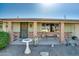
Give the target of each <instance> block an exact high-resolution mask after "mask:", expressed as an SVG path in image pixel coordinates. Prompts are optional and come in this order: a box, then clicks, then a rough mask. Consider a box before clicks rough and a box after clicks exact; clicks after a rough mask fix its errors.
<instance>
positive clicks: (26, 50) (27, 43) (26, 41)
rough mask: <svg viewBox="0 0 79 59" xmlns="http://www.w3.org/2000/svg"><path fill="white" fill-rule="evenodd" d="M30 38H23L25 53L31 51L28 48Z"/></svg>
mask: <svg viewBox="0 0 79 59" xmlns="http://www.w3.org/2000/svg"><path fill="white" fill-rule="evenodd" d="M31 41H32V39H31V38H26V39H23V40H22V42H25V43H26V48H25V52H24V53H25V54H30V53H31V50H30V48H29V42H31Z"/></svg>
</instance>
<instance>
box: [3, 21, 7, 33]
mask: <svg viewBox="0 0 79 59" xmlns="http://www.w3.org/2000/svg"><path fill="white" fill-rule="evenodd" d="M6 29H7V28H6V23H5V22H3V31H4V32H6Z"/></svg>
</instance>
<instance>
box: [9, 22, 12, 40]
mask: <svg viewBox="0 0 79 59" xmlns="http://www.w3.org/2000/svg"><path fill="white" fill-rule="evenodd" d="M8 32H9V34H10V39H11V41H13V32H12V22H10V21H9V22H8Z"/></svg>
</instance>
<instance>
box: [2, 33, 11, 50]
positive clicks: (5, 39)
mask: <svg viewBox="0 0 79 59" xmlns="http://www.w3.org/2000/svg"><path fill="white" fill-rule="evenodd" d="M9 41H10V37H9V33H7V32H0V49H2V48H5V47H6V46H7V45H8V44H9Z"/></svg>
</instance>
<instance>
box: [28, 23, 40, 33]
mask: <svg viewBox="0 0 79 59" xmlns="http://www.w3.org/2000/svg"><path fill="white" fill-rule="evenodd" d="M33 27H34V25H33V23H31V22H29V23H28V32H33ZM37 31H38V32H41V23H37Z"/></svg>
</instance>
